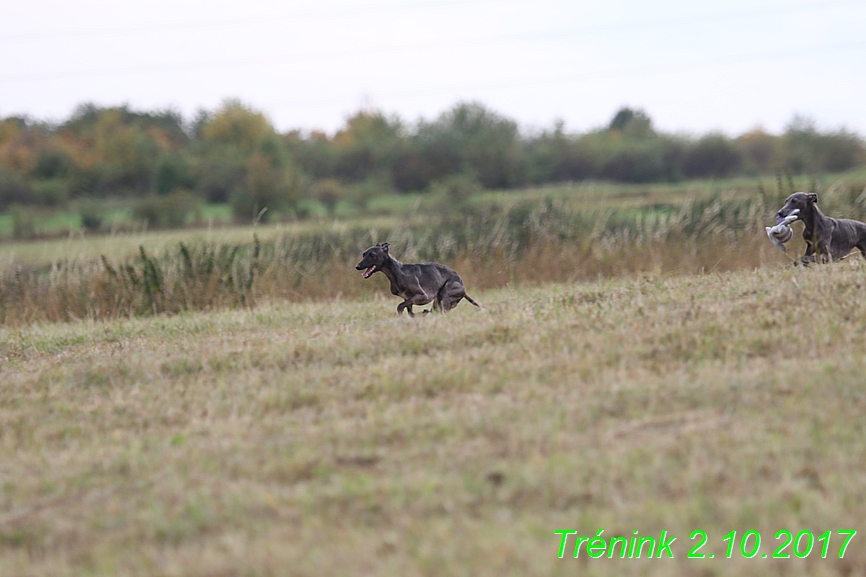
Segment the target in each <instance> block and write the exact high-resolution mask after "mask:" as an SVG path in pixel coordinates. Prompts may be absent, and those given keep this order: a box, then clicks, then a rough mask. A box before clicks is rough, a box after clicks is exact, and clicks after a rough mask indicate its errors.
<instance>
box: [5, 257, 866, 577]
mask: <svg viewBox="0 0 866 577" xmlns="http://www.w3.org/2000/svg"><path fill="white" fill-rule="evenodd" d="M377 276H378V277H381V275H377ZM467 276H469V275H467ZM358 282H359V283H361V282H365V281H362V280H361V279H360V278H358ZM366 282H368V283H378V286H379V287H380V288H381V292H382V295H381V296H377V297H376V298H372V299H364V300H360V299H359V300H354V299H352V300H348V299H337V300H335V301H332V302H307V303H303V302H301V303H289V302H285V301H283V300H279V299H275V300H271V301H268V302H262V303H259V305H258V306H257V307H256V308H255V309H252V310H249V309H241V310H234V311H224V312H196V313H184V314H181V315H177V316H172V317H167V316H153V317H147V318H137V319H121V320H114V321H110V322H93V321H81V322H73V323H62V324H36V325H24V326H17V327H15V326H4V327H0V575H4V576H5V575H10V576H11V575H14V576H20V577H28V576H44V575H52V576H54V577H63V576H76V577H78V576H103V575H129V576H145V575H147V576H152V575H159V576H213V577H216V576H226V577H228V576H234V575H238V576H240V575H244V576H264V575H274V576H278V575H298V576H321V575H359V576H360V575H364V576H373V575H382V576H395V577H396V576H400V577H408V576H416V575H418V576H422V575H423V576H438V575H467V576H469V575H472V576H483V575H491V576H492V575H496V576H499V575H578V574H579V575H623V574H629V575H659V576H661V575H664V576H669V575H707V576H710V575H793V574H797V575H862V574H863V573H864V572H866V526H864V519H866V474H864V470H866V419H864V414H866V377H864V375H866V357H864V350H866V299H864V298H863V297H864V293H866V264H864V263H863V262H862V261H860V260H855V259H851V260H849V261H844V262H842V263H837V264H835V265H830V266H820V267H812V268H809V269H803V268H802V267H798V268H788V269H783V268H781V264H780V265H778V266H767V267H763V268H759V269H756V270H749V271H739V272H725V273H720V272H709V273H706V274H701V275H684V276H659V275H652V274H649V275H642V276H640V275H639V276H631V277H628V278H620V279H616V280H608V281H599V282H589V283H580V284H551V285H546V286H540V287H535V288H531V287H530V288H511V289H499V290H487V291H482V290H477V291H473V290H472V285H471V284H470V283H467V284H468V285H469V292H470V294H471V295H472V296H473V297H474V298H475V299H476V300H478V301H479V302H481V303H482V304H483V305H484V308H483V309H481V310H479V309H476V308H474V307H472V306H469V305H468V304H466V303H464V304H461V306H460V307H458V308H457V309H456V310H455V311H453V312H452V313H449V314H448V315H445V316H440V315H427V316H425V317H417V318H415V319H409V318H405V317H404V318H398V317H397V316H396V314H395V312H394V311H395V307H396V305H397V303H398V302H399V301H398V300H397V299H395V298H392V297H388V298H386V297H385V295H386V294H387V288H386V287H387V285H386V283H385V280H384V279H383V278H375V277H374V279H371V280H369V281H366ZM600 529H604V533H603V535H602V536H604V537H612V536H615V535H624V536H626V537H631V536H632V535H633V534H634V532H635V531H637V532H638V533H639V535H641V536H647V535H652V536H655V537H658V535H659V534H660V533H661V532H662V531H663V530H665V531H667V533H668V536H676V537H677V540H676V541H675V542H674V543H673V544H672V545H671V550H672V552H673V554H674V558H673V559H669V558H663V559H645V558H642V559H628V558H626V559H619V558H612V559H611V558H607V556H604V557H602V558H598V559H592V558H589V557H588V556H587V553H586V550H583V551H582V552H581V554H580V557H579V558H577V559H575V558H573V556H572V548H573V543H574V537H571V539H570V541H569V546H568V547H566V553H565V556H564V558H562V559H560V558H558V549H559V545H560V538H559V536H558V535H557V534H555V533H554V531H557V530H575V531H577V532H578V533H577V534H578V535H580V536H590V537H593V536H595V535H596V533H597V532H598V531H599V530H600ZM854 529H856V530H857V531H858V533H857V535H856V536H855V537H854V538H853V539H852V540H851V543H850V545H849V546H848V548H847V551H846V553H845V555H844V558H842V559H840V558H839V548H840V546H841V544H842V542H843V541H844V538H843V536H842V535H840V534H839V533H838V531H843V530H854ZM696 530H702V531H705V532H706V534H707V536H708V541H707V543H706V545H705V546H704V547H703V548H701V549H700V550H699V553H703V554H706V555H710V554H714V558H712V559H710V558H704V559H690V558H687V555H688V553H689V551H690V550H691V549H692V548H693V547H695V546H696V545H697V544H698V542H697V540H690V539H689V536H690V534H691V533H692V532H693V531H696ZM733 530H736V531H737V542H736V546H735V548H734V554H733V556H732V558H730V559H728V558H725V550H726V546H727V542H725V541H723V538H724V536H725V535H726V534H728V533H730V532H731V531H733ZM750 530H754V531H758V532H759V533H760V534H761V536H762V538H763V540H762V544H761V548H760V550H759V554H757V555H756V557H754V558H744V556H743V555H742V553H741V547H740V538H741V537H742V535H743V534H744V533H746V532H747V531H750ZM782 530H788V531H791V533H792V534H793V535H794V536H796V535H797V534H798V533H799V532H800V531H802V530H809V531H811V532H812V533H813V535H814V537H815V538H816V539H817V538H818V537H819V536H820V535H821V534H823V533H825V532H826V531H832V534H831V539H830V544H829V548H828V554H827V556H826V558H822V557H821V554H820V553H821V546H822V544H821V542H817V541H816V543H815V547H814V550H813V551H812V552H811V554H809V555H808V556H807V557H805V558H804V559H799V558H797V556H796V555H795V554H794V546H793V545H792V546H791V547H788V548H787V549H786V550H783V553H787V554H788V555H789V556H790V558H787V559H766V558H762V554H768V555H769V556H772V554H773V551H775V550H776V549H778V548H779V547H780V546H781V545H782V544H783V540H782V539H779V540H777V539H775V538H774V536H775V535H776V534H777V532H779V531H782ZM801 550H802V549H801Z"/></svg>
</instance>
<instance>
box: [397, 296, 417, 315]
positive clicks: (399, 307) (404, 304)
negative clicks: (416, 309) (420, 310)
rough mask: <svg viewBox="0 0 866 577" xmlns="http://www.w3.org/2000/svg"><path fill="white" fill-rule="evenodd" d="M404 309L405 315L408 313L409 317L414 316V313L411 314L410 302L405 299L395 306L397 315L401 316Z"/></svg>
mask: <svg viewBox="0 0 866 577" xmlns="http://www.w3.org/2000/svg"><path fill="white" fill-rule="evenodd" d="M404 309H405V310H406V312H407V313H409V316H410V317H414V316H415V313H413V312H412V302H411V301H410V300H409V299H406V300H405V301H403V302H401V303H400V304H399V305H397V314H398V315H402V314H403V310H404Z"/></svg>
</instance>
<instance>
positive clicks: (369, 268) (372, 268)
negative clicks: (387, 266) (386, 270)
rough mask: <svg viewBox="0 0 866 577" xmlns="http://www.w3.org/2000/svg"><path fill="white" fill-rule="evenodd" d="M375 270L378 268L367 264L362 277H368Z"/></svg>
mask: <svg viewBox="0 0 866 577" xmlns="http://www.w3.org/2000/svg"><path fill="white" fill-rule="evenodd" d="M377 270H379V269H377V268H376V265H373V266H368V267H367V269H366V270H365V271H364V278H370V275H371V274H373V273H374V272H376V271H377Z"/></svg>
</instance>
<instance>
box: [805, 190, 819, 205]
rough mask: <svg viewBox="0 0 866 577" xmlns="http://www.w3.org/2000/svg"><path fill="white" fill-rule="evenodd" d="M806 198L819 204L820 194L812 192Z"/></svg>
mask: <svg viewBox="0 0 866 577" xmlns="http://www.w3.org/2000/svg"><path fill="white" fill-rule="evenodd" d="M806 198H808V200H809V202H814V203H815V204H818V194H817V193H815V192H810V193H809V194H807V195H806Z"/></svg>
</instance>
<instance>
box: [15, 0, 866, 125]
mask: <svg viewBox="0 0 866 577" xmlns="http://www.w3.org/2000/svg"><path fill="white" fill-rule="evenodd" d="M864 31H866V2H864V1H863V0H817V1H816V0H727V1H724V2H721V1H708V2H700V1H697V2H696V1H695V0H656V1H654V2H647V1H646V0H642V1H614V0H602V1H599V0H593V1H592V2H583V1H580V0H577V1H575V0H570V1H569V0H563V1H559V0H532V1H529V0H514V1H509V0H402V1H397V0H358V1H356V2H350V1H348V0H313V1H285V0H284V1H277V0H244V1H243V2H237V1H235V2H230V1H224V0H207V1H204V0H153V1H141V0H127V1H124V2H118V1H117V0H111V1H97V0H73V1H69V0H27V1H21V2H13V1H7V2H2V3H0V54H2V57H0V117H5V116H12V115H27V116H30V117H32V118H34V119H37V120H49V121H57V120H64V119H66V118H68V117H69V115H70V114H71V113H72V112H73V110H74V109H75V107H76V106H78V105H80V104H82V103H87V102H91V103H95V104H97V105H101V106H114V105H120V104H128V105H129V106H130V107H132V108H133V109H136V110H146V111H153V110H157V109H167V108H170V109H174V110H177V111H178V112H180V113H182V114H183V115H184V116H185V117H187V118H188V119H189V118H192V117H193V115H194V114H195V112H196V111H197V110H198V109H201V108H204V109H206V110H214V109H216V108H217V107H218V106H219V104H220V103H221V102H222V101H224V100H225V99H227V98H238V99H240V100H242V101H243V102H244V103H246V104H248V105H250V106H252V107H254V108H256V109H258V110H260V111H262V112H264V113H265V114H266V115H267V116H268V117H269V118H270V119H271V121H272V122H273V123H274V125H275V127H276V128H277V129H278V130H280V131H286V130H290V129H295V128H298V129H301V130H305V131H306V130H312V129H321V130H325V131H327V132H329V133H330V132H333V131H334V130H336V129H337V128H339V127H341V126H342V125H343V123H344V121H345V119H346V117H347V116H349V115H350V114H352V113H353V112H356V111H358V110H359V109H361V108H365V107H374V108H378V109H380V110H382V111H384V112H386V113H388V114H397V115H399V116H400V117H401V118H403V119H404V120H406V121H408V122H414V121H416V120H417V119H419V118H425V119H428V120H432V119H434V118H435V117H436V116H437V115H439V114H440V113H442V112H443V111H445V110H447V109H448V108H450V107H452V106H453V105H454V104H455V103H457V102H460V101H468V100H475V101H480V102H482V103H483V104H485V105H487V106H488V107H490V108H492V109H493V110H495V111H497V112H499V113H501V114H504V115H505V116H508V117H510V118H512V119H514V120H516V121H518V122H519V123H520V125H521V127H522V128H527V129H531V128H547V127H550V126H552V125H553V123H554V122H555V121H556V120H557V119H562V120H563V121H564V122H565V126H566V129H567V130H569V131H585V130H588V129H592V128H596V127H598V126H601V125H604V124H607V123H608V122H609V120H610V118H611V117H612V116H613V114H614V113H615V111H616V110H617V109H618V108H619V107H621V106H631V107H634V108H642V109H644V110H645V111H646V112H647V113H648V114H649V115H650V117H651V118H652V119H653V122H654V124H655V126H656V128H658V129H661V130H664V131H669V132H680V131H682V132H688V133H692V134H699V133H704V132H707V131H711V130H720V131H723V132H726V133H728V134H729V135H737V134H740V133H742V132H745V131H747V130H750V129H752V128H754V127H756V126H761V127H763V128H765V129H767V130H770V131H771V132H779V131H781V130H783V129H784V127H785V125H786V124H787V123H788V122H789V121H790V120H791V119H792V118H793V116H794V115H795V114H801V115H804V116H807V117H810V118H812V119H814V120H815V121H816V122H817V123H818V126H819V127H820V128H822V129H836V128H841V127H845V128H848V129H850V130H854V131H856V132H858V133H860V134H861V135H866V35H864Z"/></svg>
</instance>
